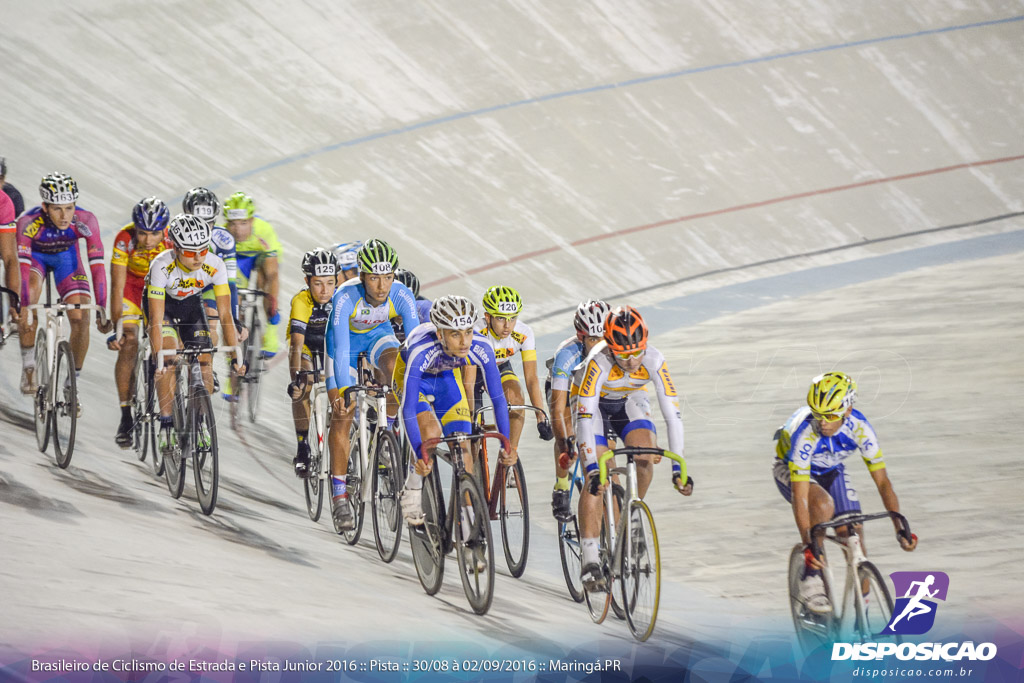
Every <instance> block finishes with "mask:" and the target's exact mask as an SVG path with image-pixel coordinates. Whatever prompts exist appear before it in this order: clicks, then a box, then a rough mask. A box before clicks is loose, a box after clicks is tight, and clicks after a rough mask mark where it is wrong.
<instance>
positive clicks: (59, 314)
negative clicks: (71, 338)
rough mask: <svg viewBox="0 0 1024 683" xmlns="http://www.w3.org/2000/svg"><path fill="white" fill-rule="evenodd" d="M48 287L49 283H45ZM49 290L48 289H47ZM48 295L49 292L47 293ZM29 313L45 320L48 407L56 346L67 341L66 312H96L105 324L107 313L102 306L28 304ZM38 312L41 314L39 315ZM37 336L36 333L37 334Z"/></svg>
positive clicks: (53, 374) (52, 394) (52, 392)
mask: <svg viewBox="0 0 1024 683" xmlns="http://www.w3.org/2000/svg"><path fill="white" fill-rule="evenodd" d="M47 285H49V282H47ZM47 289H49V287H47ZM47 294H49V291H47ZM25 308H27V309H28V310H30V311H35V312H36V313H35V316H36V319H37V320H38V319H39V317H43V318H45V321H44V324H45V326H46V332H45V334H46V367H47V368H48V371H49V373H48V375H47V378H48V381H47V387H46V402H47V404H48V405H52V404H53V398H54V392H55V391H56V384H55V380H54V377H55V376H56V369H57V368H56V364H57V344H58V343H59V342H62V341H65V340H66V339H67V334H66V333H65V329H64V323H65V320H67V312H68V311H96V315H97V316H99V319H100V322H102V323H104V324H106V322H107V312H106V310H104V308H103V307H102V306H98V305H96V304H66V303H63V302H62V303H56V304H30V305H28V306H26V307H25ZM39 311H41V312H42V313H41V314H40V313H39ZM37 334H38V332H37Z"/></svg>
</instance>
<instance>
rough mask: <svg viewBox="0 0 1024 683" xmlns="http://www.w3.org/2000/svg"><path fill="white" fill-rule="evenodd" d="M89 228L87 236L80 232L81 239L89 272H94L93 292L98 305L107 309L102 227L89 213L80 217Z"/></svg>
mask: <svg viewBox="0 0 1024 683" xmlns="http://www.w3.org/2000/svg"><path fill="white" fill-rule="evenodd" d="M79 220H81V221H82V223H83V224H84V225H85V226H86V227H87V228H88V230H87V231H86V233H85V234H82V232H81V230H79V229H78V228H76V230H77V231H78V235H79V239H84V240H85V248H86V252H87V254H88V256H89V270H90V271H92V291H93V293H95V295H96V304H97V305H98V306H101V307H103V308H106V307H107V271H106V269H105V268H104V262H103V240H102V239H100V225H99V222H98V221H97V220H96V216H94V215H93V214H91V213H89V214H87V215H84V216H81V217H79Z"/></svg>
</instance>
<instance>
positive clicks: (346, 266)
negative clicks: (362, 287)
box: [331, 240, 363, 286]
mask: <svg viewBox="0 0 1024 683" xmlns="http://www.w3.org/2000/svg"><path fill="white" fill-rule="evenodd" d="M362 246H363V242H362V240H356V241H355V242H342V243H341V244H336V245H335V246H333V247H331V251H333V252H334V255H335V256H336V257H337V259H338V266H339V267H340V268H341V277H339V278H338V283H339V286H340V285H342V284H344V283H346V282H348V281H349V280H351V279H352V278H354V277H359V264H358V263H357V262H356V256H357V255H358V254H359V248H360V247H362Z"/></svg>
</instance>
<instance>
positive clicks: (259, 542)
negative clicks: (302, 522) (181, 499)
mask: <svg viewBox="0 0 1024 683" xmlns="http://www.w3.org/2000/svg"><path fill="white" fill-rule="evenodd" d="M187 512H188V514H189V516H191V517H192V520H193V521H194V522H195V526H196V527H197V528H199V529H202V530H204V531H207V532H209V533H211V534H213V535H214V536H217V537H218V538H221V539H223V540H225V541H230V542H231V543H235V544H237V545H243V546H248V547H250V548H254V549H256V550H262V551H263V552H265V553H267V554H268V555H270V556H271V557H273V558H274V559H277V560H283V561H285V562H288V563H290V564H297V565H300V566H303V567H312V568H317V565H316V564H315V563H314V562H311V561H310V560H308V559H307V555H306V553H305V552H303V551H302V550H300V549H298V548H295V547H290V548H286V547H284V546H282V545H280V544H278V543H276V542H274V541H273V540H271V539H270V538H269V537H267V536H264V535H263V534H261V533H259V532H257V531H254V530H253V529H250V528H248V527H244V526H242V525H240V524H235V523H234V522H232V521H230V520H228V519H225V518H224V517H223V516H222V515H217V513H216V512H214V514H213V515H210V516H207V515H204V514H203V513H202V512H201V511H200V510H197V509H194V508H191V507H190V508H189V509H188V510H187Z"/></svg>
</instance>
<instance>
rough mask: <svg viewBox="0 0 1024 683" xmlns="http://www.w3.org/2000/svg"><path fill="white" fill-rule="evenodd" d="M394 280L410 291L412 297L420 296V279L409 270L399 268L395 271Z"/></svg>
mask: <svg viewBox="0 0 1024 683" xmlns="http://www.w3.org/2000/svg"><path fill="white" fill-rule="evenodd" d="M395 279H396V280H398V281H399V282H401V283H402V284H403V285H405V286H406V287H408V288H409V289H411V290H412V295H413V296H419V295H420V279H419V278H418V277H416V275H415V274H414V273H413V272H412V271H411V270H406V269H405V268H399V269H398V270H396V271H395Z"/></svg>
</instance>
